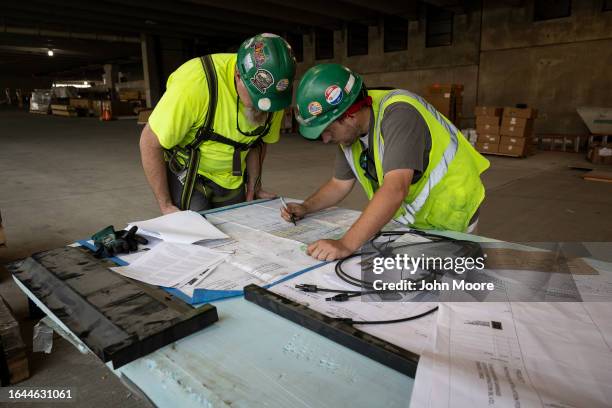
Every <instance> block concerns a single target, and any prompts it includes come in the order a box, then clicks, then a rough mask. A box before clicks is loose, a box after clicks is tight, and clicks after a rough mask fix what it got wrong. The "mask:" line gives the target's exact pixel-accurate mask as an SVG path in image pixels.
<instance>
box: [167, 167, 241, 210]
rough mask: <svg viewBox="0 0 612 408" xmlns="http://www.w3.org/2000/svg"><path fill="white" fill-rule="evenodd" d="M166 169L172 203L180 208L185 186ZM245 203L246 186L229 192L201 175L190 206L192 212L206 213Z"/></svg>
mask: <svg viewBox="0 0 612 408" xmlns="http://www.w3.org/2000/svg"><path fill="white" fill-rule="evenodd" d="M166 169H167V174H168V187H169V189H170V196H171V197H172V202H173V203H174V205H176V206H177V207H179V204H180V202H181V194H182V191H183V185H182V184H181V182H180V181H179V180H178V178H177V177H176V175H175V174H174V173H172V171H170V169H168V168H167V167H166ZM244 201H246V193H245V191H244V184H243V185H242V186H240V187H239V188H237V189H235V190H229V189H227V188H224V187H221V186H220V185H218V184H217V183H215V182H213V181H212V180H208V179H205V178H204V177H202V176H201V175H198V179H197V180H196V187H195V188H194V190H193V194H192V196H191V205H190V206H189V209H190V210H192V211H204V210H210V209H211V208H218V207H224V206H226V205H232V204H238V203H242V202H244Z"/></svg>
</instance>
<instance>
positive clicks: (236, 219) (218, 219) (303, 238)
mask: <svg viewBox="0 0 612 408" xmlns="http://www.w3.org/2000/svg"><path fill="white" fill-rule="evenodd" d="M288 201H290V202H292V201H295V200H288ZM280 207H281V203H280V200H273V201H270V202H266V203H262V204H253V205H249V206H247V207H239V208H235V209H231V210H227V211H223V212H219V213H213V214H210V215H207V218H208V219H209V220H210V221H211V222H212V223H213V224H215V225H217V226H219V225H221V224H222V223H224V222H233V223H236V224H239V225H242V226H244V227H248V228H251V229H255V230H259V231H261V232H266V233H268V234H271V235H274V236H277V237H280V238H288V239H291V240H293V241H298V242H301V243H303V244H310V243H312V242H314V241H317V240H319V239H324V238H328V239H337V238H340V237H342V235H344V233H345V232H346V231H347V230H348V229H349V228H350V226H351V225H352V224H353V222H355V220H357V218H358V217H359V214H360V213H359V212H358V211H352V210H346V209H341V208H330V209H327V210H324V211H320V212H317V213H315V214H310V215H308V216H307V217H306V218H304V219H302V220H298V221H297V225H293V224H292V223H290V222H287V221H285V220H284V219H283V218H282V217H281V216H280Z"/></svg>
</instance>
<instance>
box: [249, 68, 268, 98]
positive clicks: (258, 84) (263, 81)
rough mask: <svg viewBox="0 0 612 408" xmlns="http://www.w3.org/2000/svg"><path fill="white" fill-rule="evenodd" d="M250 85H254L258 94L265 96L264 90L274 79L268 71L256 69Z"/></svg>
mask: <svg viewBox="0 0 612 408" xmlns="http://www.w3.org/2000/svg"><path fill="white" fill-rule="evenodd" d="M251 83H252V84H253V85H255V88H257V89H258V90H259V92H261V93H262V94H265V93H266V90H267V89H268V88H269V87H270V86H271V85H272V84H273V83H274V77H273V76H272V74H271V73H270V71H267V70H265V69H258V70H257V72H256V73H255V75H254V76H253V78H251Z"/></svg>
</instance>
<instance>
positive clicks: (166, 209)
mask: <svg viewBox="0 0 612 408" xmlns="http://www.w3.org/2000/svg"><path fill="white" fill-rule="evenodd" d="M159 209H160V210H161V212H162V214H163V215H168V214H172V213H175V212H179V211H181V210H180V209H179V208H178V207H177V206H175V205H174V204H169V205H164V206H160V207H159Z"/></svg>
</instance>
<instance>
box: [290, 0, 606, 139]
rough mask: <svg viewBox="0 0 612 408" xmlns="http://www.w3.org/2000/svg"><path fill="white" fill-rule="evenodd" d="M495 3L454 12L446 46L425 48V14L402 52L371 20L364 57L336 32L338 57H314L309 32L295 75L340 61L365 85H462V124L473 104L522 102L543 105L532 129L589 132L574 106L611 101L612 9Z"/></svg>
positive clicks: (591, 3)
mask: <svg viewBox="0 0 612 408" xmlns="http://www.w3.org/2000/svg"><path fill="white" fill-rule="evenodd" d="M499 3H501V2H499V1H493V0H489V1H484V2H483V5H482V9H481V7H480V5H473V6H467V7H466V13H464V14H457V15H455V17H454V27H453V44H452V46H447V47H436V48H426V47H425V27H426V23H425V17H424V15H422V16H421V17H420V18H419V19H418V21H410V23H409V33H408V50H406V51H401V52H393V53H384V52H383V28H382V26H380V27H379V26H371V27H370V30H369V54H368V55H365V56H354V57H347V56H346V35H345V34H344V32H343V31H336V32H335V44H334V56H335V58H334V59H333V60H322V61H315V60H314V55H315V51H314V36H313V35H305V36H304V62H303V63H301V64H299V67H298V76H301V74H303V72H305V71H306V69H308V68H309V67H311V66H312V65H314V64H317V63H324V62H339V63H342V64H344V65H346V66H349V67H351V68H352V69H354V70H355V71H357V72H359V73H360V74H362V75H363V76H364V79H365V81H366V83H367V85H368V86H394V87H402V88H405V89H409V90H411V91H414V92H417V93H422V92H423V91H424V89H425V87H426V86H427V85H429V84H432V83H436V82H437V83H450V82H452V83H461V84H463V85H464V86H465V91H464V103H463V117H464V118H465V120H464V122H463V123H462V125H463V126H471V125H473V116H474V114H473V112H474V107H475V106H476V105H499V106H512V105H514V104H516V103H527V104H529V105H530V106H533V107H535V108H538V109H539V110H540V117H539V118H538V120H537V121H536V131H537V132H540V133H566V134H571V133H586V132H587V128H586V126H584V124H583V123H582V120H581V119H580V118H579V117H578V115H577V114H576V107H577V106H581V105H592V106H612V74H611V71H610V68H609V67H610V66H612V12H602V6H603V2H602V0H586V1H573V2H572V16H571V17H569V18H562V19H556V20H548V21H542V22H533V0H527V1H524V2H520V3H523V5H514V6H513V5H509V2H506V4H505V5H504V4H503V3H502V5H499ZM515 3H516V2H515ZM520 3H519V4H520ZM481 10H482V11H481Z"/></svg>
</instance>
